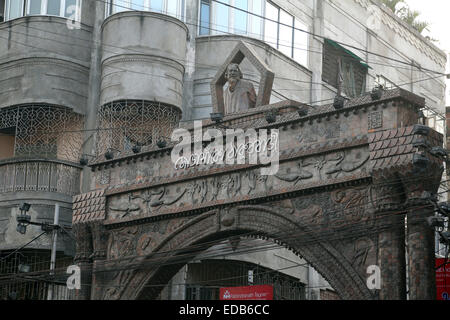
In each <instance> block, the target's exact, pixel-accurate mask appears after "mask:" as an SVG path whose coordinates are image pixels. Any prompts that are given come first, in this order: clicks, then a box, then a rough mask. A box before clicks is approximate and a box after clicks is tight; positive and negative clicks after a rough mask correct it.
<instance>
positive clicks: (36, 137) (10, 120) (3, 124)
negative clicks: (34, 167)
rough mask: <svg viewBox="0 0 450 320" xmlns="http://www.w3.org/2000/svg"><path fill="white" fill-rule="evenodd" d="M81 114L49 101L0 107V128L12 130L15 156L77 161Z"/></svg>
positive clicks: (80, 143) (80, 139) (80, 133)
mask: <svg viewBox="0 0 450 320" xmlns="http://www.w3.org/2000/svg"><path fill="white" fill-rule="evenodd" d="M83 126H84V117H83V116H82V115H80V114H77V113H74V112H72V111H71V110H70V109H68V108H64V107H58V106H51V105H41V104H39V105H27V106H15V107H10V108H5V109H2V110H0V130H6V129H7V130H8V131H11V132H14V136H15V143H14V156H15V157H39V158H50V159H61V160H68V161H73V162H78V160H79V158H80V151H81V147H82V144H83V132H82V130H83Z"/></svg>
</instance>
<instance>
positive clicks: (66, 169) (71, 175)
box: [0, 158, 81, 196]
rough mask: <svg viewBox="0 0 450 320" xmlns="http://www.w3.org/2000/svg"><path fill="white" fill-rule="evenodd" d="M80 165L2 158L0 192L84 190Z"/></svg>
mask: <svg viewBox="0 0 450 320" xmlns="http://www.w3.org/2000/svg"><path fill="white" fill-rule="evenodd" d="M80 172H81V167H80V166H79V165H76V164H73V163H70V162H66V161H60V160H48V159H17V158H15V159H8V160H2V161H0V194H1V193H6V192H18V191H35V192H38V191H39V192H56V193H62V194H65V195H69V196H73V195H75V194H78V193H80Z"/></svg>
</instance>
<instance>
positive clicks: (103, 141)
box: [96, 100, 181, 156]
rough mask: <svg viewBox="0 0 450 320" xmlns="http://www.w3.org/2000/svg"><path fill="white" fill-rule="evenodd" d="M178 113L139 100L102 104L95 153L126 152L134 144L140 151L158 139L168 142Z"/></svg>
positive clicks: (149, 147) (171, 107)
mask: <svg viewBox="0 0 450 320" xmlns="http://www.w3.org/2000/svg"><path fill="white" fill-rule="evenodd" d="M180 118H181V111H180V110H179V109H178V108H176V107H174V106H170V105H165V104H161V103H158V102H149V101H142V100H125V101H115V102H111V103H107V104H105V105H103V106H102V107H101V108H100V110H99V112H98V117H97V121H98V137H97V148H96V151H97V154H98V156H100V155H103V154H104V153H105V152H107V151H108V149H116V150H118V151H120V152H121V153H129V152H130V150H131V148H132V147H133V146H134V145H139V146H141V148H142V151H146V150H149V149H151V148H152V147H154V146H155V145H156V143H157V142H158V141H159V140H161V139H164V140H167V139H170V136H171V134H172V131H173V130H174V129H175V128H177V127H178V123H179V121H180Z"/></svg>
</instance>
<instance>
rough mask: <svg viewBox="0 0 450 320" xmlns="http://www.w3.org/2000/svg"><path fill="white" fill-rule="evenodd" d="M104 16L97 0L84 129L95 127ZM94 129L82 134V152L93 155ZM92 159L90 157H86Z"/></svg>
mask: <svg viewBox="0 0 450 320" xmlns="http://www.w3.org/2000/svg"><path fill="white" fill-rule="evenodd" d="M104 18H105V3H104V2H102V1H97V2H96V4H95V17H94V19H93V31H92V49H91V66H90V72H89V85H88V97H87V107H86V118H85V127H84V129H85V130H92V129H95V128H96V122H97V109H98V106H99V103H100V92H101V86H100V85H101V75H102V64H101V61H102V51H101V48H102V42H101V41H102V23H103V20H104ZM94 139H95V131H85V132H84V135H83V150H82V152H83V153H84V154H89V155H95V142H94ZM88 159H89V160H92V157H88ZM91 174H92V172H91V169H90V168H89V167H85V168H84V169H83V172H82V180H81V193H83V192H88V191H89V190H90V189H91V188H90V184H91Z"/></svg>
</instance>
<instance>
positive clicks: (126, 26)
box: [100, 11, 187, 109]
mask: <svg viewBox="0 0 450 320" xmlns="http://www.w3.org/2000/svg"><path fill="white" fill-rule="evenodd" d="M168 37H170V41H168ZM186 39H187V27H186V26H185V25H184V24H183V23H182V22H181V21H180V20H178V19H175V18H173V17H170V16H167V15H163V14H158V13H151V12H135V11H128V12H122V13H118V14H115V15H112V16H110V17H108V19H106V20H105V22H104V24H103V39H102V41H103V44H104V45H103V52H102V90H101V99H100V103H101V104H105V103H107V102H111V101H114V100H122V99H143V100H150V101H158V102H163V103H167V104H171V105H174V106H177V107H179V108H180V109H181V104H182V94H183V81H182V80H183V75H184V61H185V58H186Z"/></svg>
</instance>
